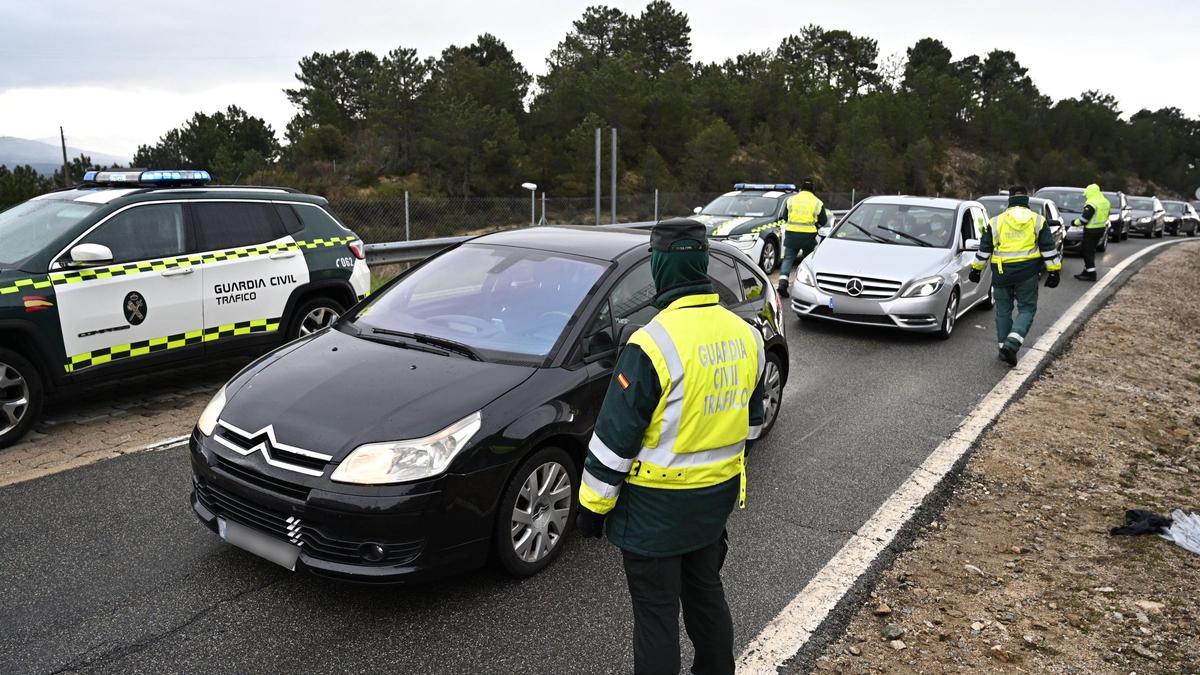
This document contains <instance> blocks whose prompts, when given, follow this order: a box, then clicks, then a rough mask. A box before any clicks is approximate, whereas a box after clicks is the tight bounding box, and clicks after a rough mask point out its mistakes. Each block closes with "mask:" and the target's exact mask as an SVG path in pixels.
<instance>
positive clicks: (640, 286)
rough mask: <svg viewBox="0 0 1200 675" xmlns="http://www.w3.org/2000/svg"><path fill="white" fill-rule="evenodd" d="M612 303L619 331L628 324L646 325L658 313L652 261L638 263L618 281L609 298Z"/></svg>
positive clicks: (614, 318)
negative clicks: (651, 268) (651, 273)
mask: <svg viewBox="0 0 1200 675" xmlns="http://www.w3.org/2000/svg"><path fill="white" fill-rule="evenodd" d="M608 301H609V303H610V304H611V305H612V308H611V309H612V316H613V322H614V323H615V324H616V329H617V330H618V331H619V330H621V328H622V327H623V326H625V325H626V324H629V323H632V324H634V325H635V326H644V325H646V324H648V323H650V319H653V318H654V316H655V315H656V314H658V308H657V307H655V306H654V277H653V276H651V275H650V263H649V262H645V263H642V264H641V265H638V266H637V267H635V268H634V269H633V271H632V272H630V273H629V274H626V275H625V278H624V279H621V280H620V281H619V282H617V285H616V287H614V288H613V290H612V294H611V295H609V298H608Z"/></svg>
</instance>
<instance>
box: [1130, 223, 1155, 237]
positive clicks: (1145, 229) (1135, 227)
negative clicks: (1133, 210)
mask: <svg viewBox="0 0 1200 675" xmlns="http://www.w3.org/2000/svg"><path fill="white" fill-rule="evenodd" d="M1156 229H1157V225H1156V223H1155V222H1154V221H1153V220H1152V221H1150V222H1148V223H1138V222H1135V223H1133V224H1132V225H1130V226H1129V232H1130V233H1137V234H1153V233H1154V231H1155V230H1156Z"/></svg>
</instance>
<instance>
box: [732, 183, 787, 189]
mask: <svg viewBox="0 0 1200 675" xmlns="http://www.w3.org/2000/svg"><path fill="white" fill-rule="evenodd" d="M733 189H734V190H795V189H796V184H795V183H734V184H733Z"/></svg>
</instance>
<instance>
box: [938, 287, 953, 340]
mask: <svg viewBox="0 0 1200 675" xmlns="http://www.w3.org/2000/svg"><path fill="white" fill-rule="evenodd" d="M957 315H958V289H957V288H956V289H954V290H952V291H950V300H949V301H947V302H946V313H945V314H943V315H942V327H941V328H940V329H939V330H938V332H937V336H938V337H939V338H941V339H943V340H948V339H950V335H951V334H952V333H954V322H955V321H957V320H958V316H957Z"/></svg>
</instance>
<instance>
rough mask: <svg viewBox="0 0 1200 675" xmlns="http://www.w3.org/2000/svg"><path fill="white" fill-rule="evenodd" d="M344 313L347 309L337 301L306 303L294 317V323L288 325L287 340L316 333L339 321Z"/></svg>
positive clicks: (319, 300)
mask: <svg viewBox="0 0 1200 675" xmlns="http://www.w3.org/2000/svg"><path fill="white" fill-rule="evenodd" d="M344 311H346V308H345V307H342V305H341V303H340V302H338V301H337V300H333V299H331V298H325V297H321V298H313V299H312V300H309V301H308V302H306V303H304V304H303V305H302V306H301V307H300V309H299V310H297V311H296V313H295V314H293V315H292V321H291V322H290V323H289V324H288V335H287V338H288V340H295V339H296V338H298V337H303V336H305V335H309V334H311V333H315V332H317V331H319V330H321V329H322V328H324V327H326V326H329V325H331V324H333V322H334V321H337V319H338V317H339V316H341V315H342V312H344Z"/></svg>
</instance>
